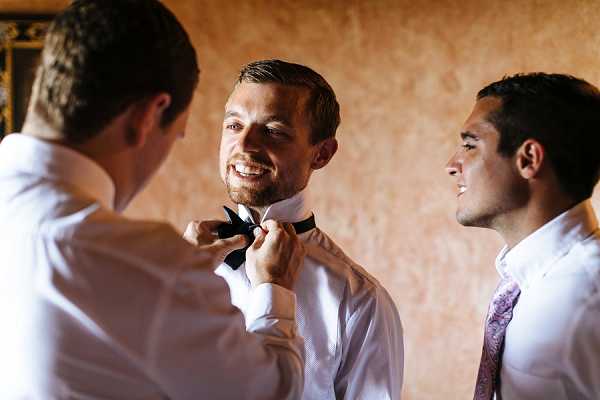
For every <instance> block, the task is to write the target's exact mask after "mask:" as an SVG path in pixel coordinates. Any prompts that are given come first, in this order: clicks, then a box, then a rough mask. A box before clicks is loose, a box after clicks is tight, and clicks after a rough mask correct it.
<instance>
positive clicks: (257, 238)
mask: <svg viewBox="0 0 600 400" xmlns="http://www.w3.org/2000/svg"><path fill="white" fill-rule="evenodd" d="M266 237H267V234H266V233H265V232H264V231H263V230H261V229H255V230H254V242H252V245H250V247H251V248H252V249H254V250H256V249H259V248H260V246H262V244H263V243H264V241H265V238H266Z"/></svg>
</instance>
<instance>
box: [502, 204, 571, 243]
mask: <svg viewBox="0 0 600 400" xmlns="http://www.w3.org/2000/svg"><path fill="white" fill-rule="evenodd" d="M575 204H576V202H574V201H573V200H570V199H567V198H566V197H564V196H548V197H545V198H544V199H543V200H540V201H538V202H533V203H532V204H530V205H529V206H528V207H525V208H523V209H522V210H519V211H517V212H515V213H513V214H512V215H511V216H510V217H507V218H505V219H504V220H503V221H497V225H496V227H495V228H494V229H495V230H496V231H497V232H498V233H499V234H500V235H501V236H502V238H503V239H504V241H505V242H506V245H507V246H508V248H509V249H512V248H513V247H514V246H516V245H517V244H518V243H519V242H521V241H522V240H523V239H525V238H526V237H527V236H529V235H531V234H532V233H533V232H535V231H537V230H538V229H540V228H541V227H542V226H544V225H546V224H547V223H548V222H550V221H552V220H553V219H554V218H556V217H557V216H559V215H560V214H562V213H564V212H565V211H567V210H569V209H571V208H572V207H573V206H575Z"/></svg>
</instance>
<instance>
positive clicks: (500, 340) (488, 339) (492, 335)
mask: <svg viewBox="0 0 600 400" xmlns="http://www.w3.org/2000/svg"><path fill="white" fill-rule="evenodd" d="M519 294H521V290H520V289H519V285H517V283H516V282H515V281H514V280H512V279H511V278H504V279H502V280H501V281H500V284H499V285H498V288H497V289H496V292H495V293H494V296H493V297H492V302H491V303H490V309H489V311H488V316H487V319H486V323H485V335H484V338H483V351H482V352H481V363H480V364H479V373H478V374H477V383H476V385H475V395H474V396H473V399H474V400H490V399H492V396H493V395H494V390H495V389H497V384H498V375H499V372H500V371H499V370H500V358H501V357H502V350H503V347H504V346H503V344H504V335H505V333H506V327H507V326H508V323H509V322H510V320H511V319H512V316H513V307H514V306H515V304H517V300H518V299H519Z"/></svg>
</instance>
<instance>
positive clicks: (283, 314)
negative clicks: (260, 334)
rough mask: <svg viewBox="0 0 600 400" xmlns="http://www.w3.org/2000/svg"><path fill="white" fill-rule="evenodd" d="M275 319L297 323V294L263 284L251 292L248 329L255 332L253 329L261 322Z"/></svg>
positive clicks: (281, 287) (273, 285)
mask: <svg viewBox="0 0 600 400" xmlns="http://www.w3.org/2000/svg"><path fill="white" fill-rule="evenodd" d="M274 319H277V320H281V321H290V322H295V320H296V294H295V293H294V292H292V291H291V290H288V289H286V288H284V287H283V286H279V285H275V284H272V283H261V284H260V285H258V286H256V287H254V288H253V289H251V290H250V298H249V304H248V308H247V313H246V327H247V328H248V330H250V331H253V330H254V329H251V327H252V326H257V324H256V323H257V322H259V321H260V320H274ZM265 322H266V321H265ZM258 325H259V326H260V325H263V324H261V323H259V324H258ZM269 325H270V324H269ZM259 329H260V328H259Z"/></svg>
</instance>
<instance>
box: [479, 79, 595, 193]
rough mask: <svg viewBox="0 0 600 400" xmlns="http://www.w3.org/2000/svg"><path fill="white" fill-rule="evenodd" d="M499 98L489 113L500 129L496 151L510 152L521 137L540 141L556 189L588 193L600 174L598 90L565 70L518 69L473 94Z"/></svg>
mask: <svg viewBox="0 0 600 400" xmlns="http://www.w3.org/2000/svg"><path fill="white" fill-rule="evenodd" d="M488 96H493V97H497V98H499V99H500V100H501V102H502V104H501V106H500V108H499V109H497V110H496V111H494V112H493V113H492V114H491V115H490V116H488V119H489V120H490V122H491V123H493V124H494V126H495V127H496V129H497V130H498V131H499V132H500V140H499V144H498V152H499V153H500V154H502V155H505V156H512V155H514V153H515V151H516V150H517V149H518V147H519V146H520V145H521V144H522V143H523V142H524V141H525V140H526V139H529V138H531V139H535V140H537V141H538V142H540V143H541V144H542V146H544V149H545V151H546V154H547V155H548V159H549V160H550V165H551V166H552V168H553V171H554V172H555V174H556V176H557V178H558V181H559V184H560V185H561V189H562V191H563V192H564V193H566V194H567V195H569V196H570V197H571V198H572V199H573V200H574V201H582V200H584V199H587V198H589V197H590V196H591V195H592V193H593V191H594V186H595V185H596V183H597V182H598V178H599V177H600V91H598V89H597V88H596V87H595V86H593V85H591V84H589V83H588V82H586V81H584V80H582V79H578V78H575V77H573V76H570V75H561V74H545V73H531V74H517V75H514V76H510V77H504V78H503V79H502V80H500V81H498V82H494V83H492V84H490V85H488V86H486V87H485V88H483V89H482V90H481V91H480V92H479V93H478V94H477V99H481V98H483V97H488Z"/></svg>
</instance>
